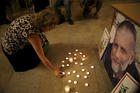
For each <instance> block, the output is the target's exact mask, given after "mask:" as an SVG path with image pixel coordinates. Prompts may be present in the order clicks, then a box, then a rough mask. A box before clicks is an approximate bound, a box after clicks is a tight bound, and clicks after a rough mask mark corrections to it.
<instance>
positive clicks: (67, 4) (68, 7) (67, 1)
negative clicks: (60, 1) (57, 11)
mask: <svg viewBox="0 0 140 93" xmlns="http://www.w3.org/2000/svg"><path fill="white" fill-rule="evenodd" d="M64 6H65V9H66V16H67V21H68V22H69V24H73V21H72V19H71V2H70V0H64Z"/></svg>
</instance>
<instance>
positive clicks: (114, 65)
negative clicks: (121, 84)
mask: <svg viewBox="0 0 140 93" xmlns="http://www.w3.org/2000/svg"><path fill="white" fill-rule="evenodd" d="M130 60H131V56H130V57H129V59H128V61H127V62H126V63H125V64H122V62H119V64H120V67H118V66H116V64H115V63H114V62H112V69H113V72H114V73H115V74H118V73H120V72H123V71H125V70H126V68H127V67H128V65H129V62H130Z"/></svg>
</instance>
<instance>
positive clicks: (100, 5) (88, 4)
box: [83, 0, 102, 16]
mask: <svg viewBox="0 0 140 93" xmlns="http://www.w3.org/2000/svg"><path fill="white" fill-rule="evenodd" d="M94 3H95V2H94V0H90V1H87V2H85V7H84V11H83V15H84V16H87V15H89V13H90V12H91V10H92V9H89V6H92V5H93V4H94ZM101 7H102V0H98V1H97V4H96V12H95V14H94V15H97V14H98V12H99V10H100V9H101Z"/></svg>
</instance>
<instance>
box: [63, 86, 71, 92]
mask: <svg viewBox="0 0 140 93" xmlns="http://www.w3.org/2000/svg"><path fill="white" fill-rule="evenodd" d="M64 89H65V92H66V93H69V92H70V86H68V85H66V86H65V88H64Z"/></svg>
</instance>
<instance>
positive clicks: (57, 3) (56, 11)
mask: <svg viewBox="0 0 140 93" xmlns="http://www.w3.org/2000/svg"><path fill="white" fill-rule="evenodd" d="M61 2H62V0H56V1H54V2H53V3H52V8H53V10H54V11H55V13H56V14H57V15H58V17H59V22H58V24H61V23H63V22H65V18H64V16H63V15H62V13H61V11H60V10H59V8H58V7H59V6H60V5H61Z"/></svg>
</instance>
